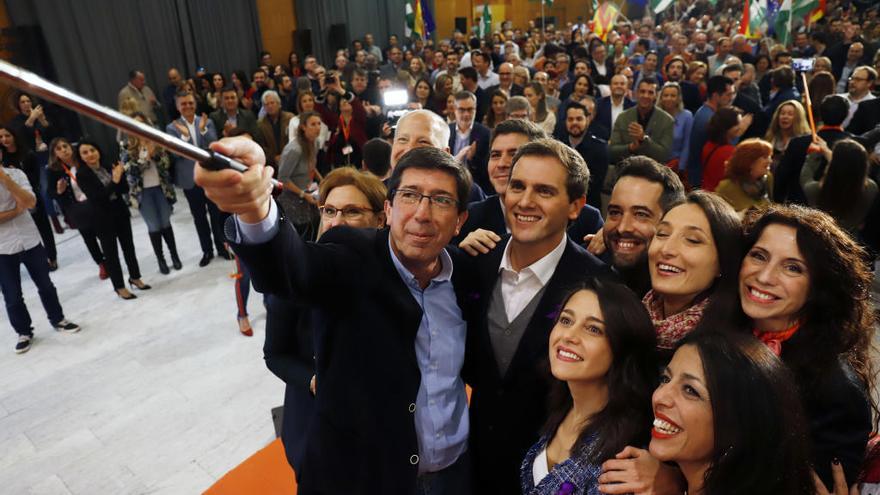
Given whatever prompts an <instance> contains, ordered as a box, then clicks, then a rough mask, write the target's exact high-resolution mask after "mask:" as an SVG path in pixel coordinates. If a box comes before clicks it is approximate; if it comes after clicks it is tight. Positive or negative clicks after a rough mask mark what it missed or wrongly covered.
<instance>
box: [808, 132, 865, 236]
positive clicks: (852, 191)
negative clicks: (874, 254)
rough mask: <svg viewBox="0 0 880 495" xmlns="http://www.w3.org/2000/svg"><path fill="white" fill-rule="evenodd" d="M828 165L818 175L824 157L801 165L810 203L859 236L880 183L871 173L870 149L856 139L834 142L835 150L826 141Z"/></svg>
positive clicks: (825, 148)
mask: <svg viewBox="0 0 880 495" xmlns="http://www.w3.org/2000/svg"><path fill="white" fill-rule="evenodd" d="M822 148H823V152H825V153H826V157H827V159H828V167H827V168H826V169H825V174H824V176H823V177H821V178H818V179H817V178H816V174H817V169H818V168H819V166H820V165H821V161H820V160H817V159H815V158H814V157H811V158H808V159H807V160H806V161H805V162H804V167H803V168H802V169H801V187H802V188H803V190H804V195H805V196H806V197H807V203H808V204H809V205H810V206H812V207H814V208H819V209H820V210H822V211H824V212H826V213H828V214H829V215H831V216H832V217H834V219H835V220H837V223H838V224H839V225H840V226H841V227H843V228H844V229H846V230H848V231H849V232H850V234H852V235H853V236H854V237H855V238H856V239H858V238H859V233H860V231H861V229H862V227H863V226H864V225H865V220H866V219H867V217H868V213H869V212H870V211H871V206H872V205H873V204H874V201H875V199H876V198H877V183H876V182H874V181H873V180H872V179H870V178H869V177H868V152H867V151H866V150H865V148H864V147H863V146H862V145H861V144H859V143H857V142H856V141H853V140H852V139H843V140H840V141H838V142H836V143H835V144H834V150H833V151H831V152H829V151H828V147H827V146H825V145H824V143H823V145H822Z"/></svg>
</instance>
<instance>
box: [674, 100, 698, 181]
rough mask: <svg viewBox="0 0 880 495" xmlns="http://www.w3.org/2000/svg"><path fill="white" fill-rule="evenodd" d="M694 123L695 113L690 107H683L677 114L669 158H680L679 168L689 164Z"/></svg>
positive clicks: (681, 168)
mask: <svg viewBox="0 0 880 495" xmlns="http://www.w3.org/2000/svg"><path fill="white" fill-rule="evenodd" d="M693 124H694V114H692V113H691V111H690V110H688V109H682V110H681V111H679V112H678V113H677V114H676V115H675V127H674V132H673V135H672V152H671V153H670V154H669V159H670V160H671V159H673V158H678V169H679V170H684V169H685V167H686V166H687V161H688V155H689V154H690V151H691V150H690V143H691V128H692V127H693Z"/></svg>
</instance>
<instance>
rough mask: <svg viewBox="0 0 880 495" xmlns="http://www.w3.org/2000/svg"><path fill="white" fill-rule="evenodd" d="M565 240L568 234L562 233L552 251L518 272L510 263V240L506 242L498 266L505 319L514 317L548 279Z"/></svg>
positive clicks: (561, 251) (554, 269)
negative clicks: (560, 239) (560, 238)
mask: <svg viewBox="0 0 880 495" xmlns="http://www.w3.org/2000/svg"><path fill="white" fill-rule="evenodd" d="M567 240H568V235H567V234H566V235H563V236H562V241H560V242H559V245H558V246H556V247H555V248H553V251H550V252H549V253H547V254H546V255H545V256H544V257H543V258H541V259H539V260H538V261H536V262H534V263H532V264H531V265H529V266H527V267H525V268H523V269H522V270H520V271H519V272H517V271H515V270H514V269H513V267H512V266H511V264H510V243H511V242H512V240H511V241H508V242H507V246H505V247H504V254H503V255H502V256H501V266H500V267H499V268H498V271H499V272H500V273H501V296H502V297H503V299H504V311H505V312H506V313H507V321H513V320H514V319H516V317H517V316H518V315H519V314H520V313H521V312H522V310H523V309H525V307H526V306H528V305H529V302H531V300H532V299H533V298H534V297H535V295H536V294H537V293H538V292H540V290H541V289H543V288H544V286H545V285H547V282H549V281H550V277H552V276H553V272H554V271H556V265H558V264H559V260H560V259H562V253H563V252H564V251H565V243H566V241H567Z"/></svg>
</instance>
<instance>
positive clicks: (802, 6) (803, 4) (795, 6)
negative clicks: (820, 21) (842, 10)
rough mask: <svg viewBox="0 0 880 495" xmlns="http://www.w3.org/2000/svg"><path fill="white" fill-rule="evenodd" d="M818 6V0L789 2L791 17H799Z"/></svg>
mask: <svg viewBox="0 0 880 495" xmlns="http://www.w3.org/2000/svg"><path fill="white" fill-rule="evenodd" d="M818 8H819V0H794V1H793V2H792V4H791V18H792V19H800V18H802V17H806V16H807V15H809V14H810V12H812V11H814V10H816V9H818Z"/></svg>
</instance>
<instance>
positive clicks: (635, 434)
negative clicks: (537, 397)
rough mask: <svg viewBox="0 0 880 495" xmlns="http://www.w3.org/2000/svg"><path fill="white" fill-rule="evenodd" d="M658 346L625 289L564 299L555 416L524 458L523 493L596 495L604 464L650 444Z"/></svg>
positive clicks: (614, 286)
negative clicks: (629, 449)
mask: <svg viewBox="0 0 880 495" xmlns="http://www.w3.org/2000/svg"><path fill="white" fill-rule="evenodd" d="M655 346H656V338H655V335H654V329H653V326H652V325H651V320H650V318H649V317H648V314H647V313H646V311H645V309H644V307H643V306H642V305H641V304H640V303H639V299H638V297H637V296H636V295H635V294H634V293H633V292H632V291H631V290H630V289H629V288H628V287H626V286H625V285H623V284H621V283H619V282H616V281H611V280H603V279H589V280H588V281H587V282H585V283H584V284H583V285H582V286H580V287H578V288H577V289H576V290H574V291H573V292H572V293H571V294H570V295H569V296H568V297H567V298H566V299H565V301H564V302H563V303H562V310H561V312H560V313H559V316H558V317H557V320H556V325H555V326H554V327H553V330H552V331H551V333H550V349H549V360H550V371H551V373H552V375H553V378H554V380H553V385H552V388H551V398H552V399H551V401H552V404H551V410H552V412H551V414H550V418H549V419H548V421H547V425H546V427H545V431H544V435H543V436H542V437H541V439H540V440H539V441H538V443H536V444H535V445H534V446H533V447H532V448H531V449H529V451H528V453H527V454H526V457H525V459H524V460H523V464H522V470H521V477H520V480H521V485H522V492H523V493H524V494H527V495H538V494H552V495H556V494H558V493H570V494H587V493H590V494H592V493H597V487H598V485H599V479H598V478H599V475H600V474H601V472H602V471H601V465H602V463H603V462H604V461H606V460H608V459H611V458H614V455H615V454H616V453H617V452H619V451H620V450H621V449H623V448H624V447H625V446H626V445H630V444H635V445H644V444H645V443H646V442H647V441H648V430H649V428H650V424H651V409H650V404H649V399H648V397H649V396H650V394H651V392H652V390H653V388H654V386H655V385H656V380H657V360H656V356H655V351H654V349H655ZM566 489H567V490H568V491H563V490H566Z"/></svg>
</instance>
